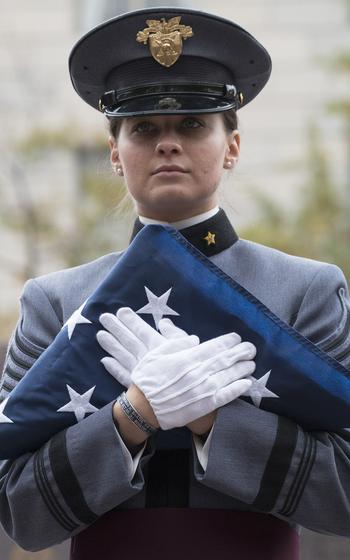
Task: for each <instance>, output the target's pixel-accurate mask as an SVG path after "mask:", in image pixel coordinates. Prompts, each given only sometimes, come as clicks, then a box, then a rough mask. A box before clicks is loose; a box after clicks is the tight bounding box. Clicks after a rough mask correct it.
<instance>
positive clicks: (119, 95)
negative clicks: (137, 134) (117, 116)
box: [99, 83, 243, 112]
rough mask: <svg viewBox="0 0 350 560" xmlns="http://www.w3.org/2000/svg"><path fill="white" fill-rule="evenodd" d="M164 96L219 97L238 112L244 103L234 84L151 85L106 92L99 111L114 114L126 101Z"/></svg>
mask: <svg viewBox="0 0 350 560" xmlns="http://www.w3.org/2000/svg"><path fill="white" fill-rule="evenodd" d="M162 94H171V95H175V96H176V95H181V94H182V95H183V94H185V95H196V96H199V97H200V96H203V97H208V96H210V97H217V98H220V99H222V100H226V101H231V103H232V108H234V109H236V110H237V109H238V108H239V107H240V106H241V105H242V103H243V94H242V93H237V89H236V87H235V86H234V85H233V84H203V83H200V84H198V83H195V84H162V85H160V84H154V85H152V84H151V85H147V86H142V87H134V88H124V89H120V90H111V91H106V92H105V93H104V94H103V95H101V97H100V100H99V109H100V111H102V112H112V111H113V110H115V109H116V108H117V107H118V105H120V104H121V103H122V102H124V101H130V100H132V99H137V98H144V97H150V96H154V95H162Z"/></svg>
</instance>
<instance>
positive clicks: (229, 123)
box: [107, 109, 238, 138]
mask: <svg viewBox="0 0 350 560" xmlns="http://www.w3.org/2000/svg"><path fill="white" fill-rule="evenodd" d="M221 114H222V117H223V119H224V124H225V126H226V128H227V130H228V131H229V132H232V131H233V130H236V128H238V118H237V112H236V111H235V109H229V110H228V111H223V112H222V113H221ZM107 119H108V128H109V132H110V134H111V136H113V138H117V137H118V134H119V130H120V125H121V123H122V120H123V118H121V117H107Z"/></svg>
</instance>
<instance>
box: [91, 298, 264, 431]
mask: <svg viewBox="0 0 350 560" xmlns="http://www.w3.org/2000/svg"><path fill="white" fill-rule="evenodd" d="M100 323H101V324H102V325H103V327H104V328H105V330H102V331H99V332H98V333H97V335H96V336H97V340H98V342H99V344H100V346H102V348H103V349H104V350H105V351H106V352H107V353H108V354H109V356H108V357H105V358H103V359H102V360H101V361H102V363H103V365H104V367H105V368H106V370H107V371H108V372H109V373H110V374H111V375H112V376H113V377H114V378H115V379H116V380H117V381H119V382H120V383H121V384H122V385H124V386H125V387H129V386H130V385H131V384H132V383H134V384H135V385H137V386H138V387H139V389H140V390H141V391H142V392H143V393H144V395H145V397H146V399H147V400H148V401H149V403H150V405H151V407H152V409H153V411H154V414H155V416H156V417H157V420H158V423H159V425H160V427H161V428H162V429H163V430H169V429H171V428H175V427H180V426H185V425H187V424H188V423H190V422H192V421H193V420H196V419H197V418H200V417H202V416H205V415H206V414H208V413H211V412H213V411H214V410H216V409H217V408H219V407H221V406H224V405H225V404H227V403H229V402H231V401H233V400H235V399H236V398H238V397H240V396H241V395H243V394H244V393H245V392H246V391H247V390H248V389H249V388H250V386H251V384H252V382H251V381H250V380H249V379H246V377H247V376H249V375H251V374H252V373H253V372H254V370H255V362H254V361H253V359H254V357H255V355H256V348H255V346H254V345H253V344H252V343H250V342H241V337H240V336H239V335H238V334H236V333H228V334H224V335H222V336H218V337H216V338H213V339H211V340H208V341H206V342H203V343H200V342H199V339H198V337H197V336H195V335H188V334H187V333H186V332H185V331H183V330H182V329H180V328H178V327H176V326H175V325H174V324H173V323H172V321H171V320H170V319H161V320H160V322H159V331H160V332H157V331H156V330H155V329H153V328H152V327H151V326H149V325H148V323H146V322H145V321H144V320H143V319H141V317H140V316H139V315H137V314H136V313H135V312H134V311H132V309H130V308H127V307H123V308H120V309H119V310H118V312H117V314H116V315H113V314H112V313H104V314H102V315H101V316H100Z"/></svg>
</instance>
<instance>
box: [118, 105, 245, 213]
mask: <svg viewBox="0 0 350 560" xmlns="http://www.w3.org/2000/svg"><path fill="white" fill-rule="evenodd" d="M110 147H111V161H112V164H113V165H116V166H118V167H121V168H122V172H123V175H124V177H125V181H126V184H127V187H128V190H129V192H130V194H131V196H132V197H133V199H134V201H135V203H136V209H137V212H138V213H139V214H140V215H142V216H146V217H148V218H154V219H158V220H162V221H167V222H172V221H177V220H181V219H185V218H188V217H191V216H195V215H196V214H200V213H202V212H205V211H207V210H210V209H211V208H213V206H215V205H216V204H217V188H218V186H219V183H220V179H221V176H222V173H223V170H224V169H225V168H228V169H229V168H232V167H234V165H235V162H236V161H237V158H238V155H239V135H238V133H237V131H234V132H231V133H229V132H228V131H227V129H226V128H225V125H224V120H223V116H222V115H221V114H218V113H213V114H204V115H192V116H188V115H160V116H143V117H130V118H125V119H123V121H122V123H121V127H120V131H119V135H118V138H117V140H115V139H113V138H110Z"/></svg>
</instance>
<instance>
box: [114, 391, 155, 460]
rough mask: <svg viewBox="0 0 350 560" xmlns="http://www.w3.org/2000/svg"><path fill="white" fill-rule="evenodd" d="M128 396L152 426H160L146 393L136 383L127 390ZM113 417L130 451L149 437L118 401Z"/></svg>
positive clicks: (115, 404)
mask: <svg viewBox="0 0 350 560" xmlns="http://www.w3.org/2000/svg"><path fill="white" fill-rule="evenodd" d="M126 396H127V398H128V400H129V402H130V403H131V404H132V406H133V407H134V408H135V409H136V410H137V411H138V412H139V414H140V415H141V416H142V417H143V418H144V419H145V420H146V421H147V422H148V423H149V424H151V426H154V427H155V428H157V427H159V424H158V421H157V418H156V416H155V415H154V412H153V410H152V407H151V406H150V404H149V402H148V401H147V399H146V397H145V395H144V394H143V393H142V391H140V389H139V388H138V387H137V386H136V385H131V387H130V388H129V389H128V391H127V392H126ZM113 419H114V423H115V425H116V426H117V428H118V431H119V434H120V436H121V437H122V439H123V441H124V443H125V445H126V446H127V447H128V449H129V451H130V452H132V451H134V448H135V447H137V446H139V445H140V444H141V443H143V442H144V441H146V439H147V438H148V435H147V434H146V433H145V432H144V431H143V430H141V429H140V428H138V426H136V424H135V423H134V422H133V421H132V420H130V419H129V418H128V417H127V416H126V414H125V413H124V411H123V409H122V407H121V405H120V404H119V403H118V402H115V403H114V406H113Z"/></svg>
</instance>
